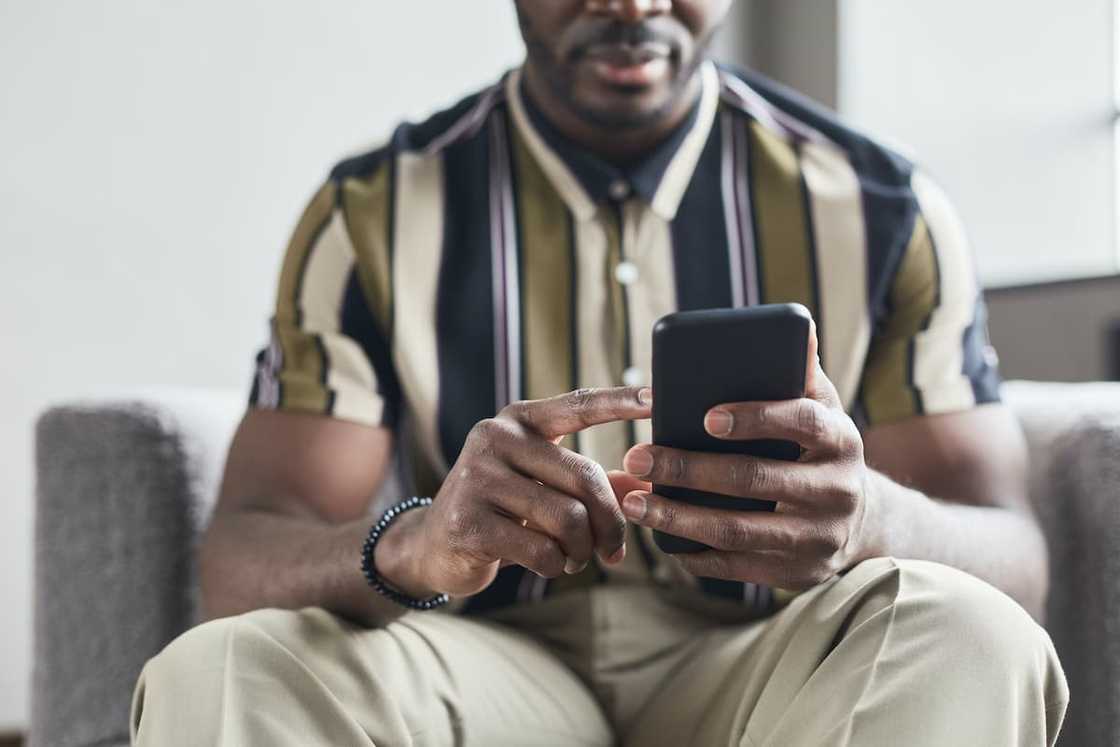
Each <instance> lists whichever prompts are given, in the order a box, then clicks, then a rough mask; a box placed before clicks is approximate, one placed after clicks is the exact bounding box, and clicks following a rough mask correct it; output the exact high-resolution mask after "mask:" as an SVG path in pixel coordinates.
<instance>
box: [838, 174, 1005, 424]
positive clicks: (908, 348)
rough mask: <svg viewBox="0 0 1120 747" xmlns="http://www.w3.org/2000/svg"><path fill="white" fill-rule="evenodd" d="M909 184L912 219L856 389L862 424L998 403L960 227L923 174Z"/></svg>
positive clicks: (983, 317) (983, 315)
mask: <svg viewBox="0 0 1120 747" xmlns="http://www.w3.org/2000/svg"><path fill="white" fill-rule="evenodd" d="M911 184H912V189H913V193H914V198H915V201H916V205H917V210H916V216H915V218H914V221H913V225H912V227H911V230H910V235H909V241H908V243H907V246H906V249H905V251H904V253H903V255H902V258H901V261H900V262H899V263H898V266H897V269H896V270H895V273H894V277H893V279H892V281H891V284H890V289H889V292H888V297H887V299H886V314H885V317H884V318H883V319H882V320H880V322H879V324H878V325H877V326H876V329H875V331H874V334H873V336H872V340H871V345H870V348H869V350H868V357H867V363H866V365H865V367H864V371H863V376H862V381H861V385H860V410H861V414H862V416H863V419H864V421H865V424H866V425H869V426H870V425H877V424H881V423H887V422H891V421H896V420H901V419H904V418H908V417H913V416H916V415H935V414H942V413H950V412H958V411H962V410H967V409H970V408H972V407H975V406H977V405H981V404H985V403H989V402H997V401H999V384H1000V382H999V373H998V365H997V357H996V354H995V350H994V349H993V348H992V346H991V344H990V343H989V340H988V330H987V311H986V308H985V305H984V300H983V296H982V294H981V291H980V287H979V285H978V284H977V282H976V274H975V271H974V265H973V259H972V256H971V252H970V250H969V245H968V240H967V237H966V234H965V231H964V228H963V226H962V225H961V222H960V219H959V218H958V216H957V214H956V211H955V210H954V209H953V207H952V205H951V204H950V203H949V201H948V199H947V198H946V196H945V194H944V193H943V192H942V191H941V189H940V188H939V187H938V186H937V185H936V184H934V183H933V182H932V181H931V180H930V179H929V178H928V177H926V176H925V175H924V174H922V173H921V172H915V174H914V176H913V177H912V182H911Z"/></svg>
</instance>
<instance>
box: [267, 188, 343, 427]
mask: <svg viewBox="0 0 1120 747" xmlns="http://www.w3.org/2000/svg"><path fill="white" fill-rule="evenodd" d="M335 197H336V192H335V186H334V184H333V183H330V182H328V183H327V184H324V185H323V186H322V187H321V188H320V189H319V191H318V192H317V193H316V194H315V196H314V197H313V198H312V200H311V202H310V203H309V204H308V206H307V209H306V210H305V211H304V213H303V216H302V217H301V218H300V221H299V223H298V224H297V225H296V229H295V231H294V232H293V234H292V239H291V241H290V242H289V244H288V249H287V252H286V253H285V256H284V263H283V266H282V268H281V270H280V283H279V289H278V291H277V295H276V316H275V320H274V323H273V328H274V334H275V336H276V342H277V344H278V345H279V347H280V351H281V366H280V370H279V371H278V372H277V379H278V381H279V384H280V397H279V400H280V401H279V403H278V404H279V406H281V407H288V408H292V409H296V410H302V411H308V412H316V413H325V412H327V411H328V409H329V408H330V393H329V391H328V389H327V387H326V370H327V364H326V354H325V352H324V350H323V346H322V343H321V341H320V340H319V338H318V337H317V336H316V335H314V334H309V333H307V332H304V331H303V330H302V329H301V327H302V325H303V323H304V310H303V307H302V304H301V296H302V292H303V284H304V280H305V278H306V274H307V265H308V261H309V260H310V258H311V253H312V252H313V251H314V249H315V246H316V244H317V243H318V241H319V240H320V239H321V238H322V236H323V233H324V232H325V231H326V229H327V227H328V225H329V224H330V222H331V220H332V219H333V216H334V208H335Z"/></svg>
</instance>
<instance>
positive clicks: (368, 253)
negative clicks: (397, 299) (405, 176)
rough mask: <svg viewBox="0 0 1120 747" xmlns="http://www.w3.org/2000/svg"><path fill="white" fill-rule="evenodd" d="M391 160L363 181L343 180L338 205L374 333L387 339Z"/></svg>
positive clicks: (390, 320)
mask: <svg viewBox="0 0 1120 747" xmlns="http://www.w3.org/2000/svg"><path fill="white" fill-rule="evenodd" d="M392 167H393V159H392V158H386V159H385V160H384V162H383V163H382V164H380V165H379V166H378V167H377V169H376V170H375V171H374V172H373V173H372V174H370V175H369V176H368V177H365V178H346V179H343V180H342V183H341V188H340V204H341V206H342V212H343V215H344V216H345V218H346V228H347V230H349V232H350V236H351V237H352V238H353V242H354V247H355V252H356V253H357V255H358V263H357V268H358V278H359V280H360V281H361V285H362V291H363V292H364V293H365V297H366V299H367V303H368V305H369V308H370V311H371V312H372V313H373V316H374V319H375V320H376V322H377V327H378V331H380V333H381V335H382V336H383V337H384V338H385V339H386V340H388V339H389V336H390V334H391V332H392V328H393V283H392V277H393V276H392V236H391V232H392V230H393V221H392V220H391V219H390V216H391V213H392V209H393V192H392V186H393V184H392V171H393V168H392Z"/></svg>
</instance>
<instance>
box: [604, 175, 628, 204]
mask: <svg viewBox="0 0 1120 747" xmlns="http://www.w3.org/2000/svg"><path fill="white" fill-rule="evenodd" d="M609 191H610V195H611V199H614V200H618V201H619V202H621V201H622V200H625V199H626V198H627V197H629V196H630V185H629V184H627V183H626V180H625V179H615V180H614V181H613V182H611V186H610V190H609Z"/></svg>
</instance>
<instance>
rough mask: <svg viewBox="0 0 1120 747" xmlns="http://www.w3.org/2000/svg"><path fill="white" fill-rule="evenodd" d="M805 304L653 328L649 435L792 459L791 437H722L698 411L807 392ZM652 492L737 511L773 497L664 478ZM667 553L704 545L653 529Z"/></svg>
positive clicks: (690, 315) (768, 505)
mask: <svg viewBox="0 0 1120 747" xmlns="http://www.w3.org/2000/svg"><path fill="white" fill-rule="evenodd" d="M811 318H812V317H811V316H810V314H809V310H808V309H806V308H805V307H804V306H802V305H800V304H770V305H765V306H751V307H748V308H742V309H712V310H704V311H682V312H677V313H675V314H669V315H668V316H664V317H662V318H661V319H659V320H658V321H657V324H655V325H654V328H653V442H654V443H655V444H657V445H658V446H670V447H673V448H676V449H686V450H688V451H706V452H715V453H721V454H749V455H752V456H758V457H765V458H767V459H785V460H788V461H796V460H797V459H798V458H799V457H800V456H801V447H800V445H799V444H796V443H794V442H792V441H778V440H756V441H727V440H723V439H719V438H716V437H715V436H711V435H709V434H708V432H707V431H705V430H704V415H705V413H707V412H708V410H710V409H711V408H712V407H713V406H715V405H718V404H722V403H725V402H752V401H776V400H785V399H797V398H800V397H803V396H805V369H806V360H807V356H808V350H809V326H810V321H811ZM653 492H654V493H657V494H658V495H661V496H664V497H666V498H669V499H671V500H676V501H683V502H685V503H692V504H695V505H699V506H709V507H714V508H729V509H736V510H741V511H773V510H774V502H773V501H767V500H757V499H753V498H738V497H734V496H727V495H721V494H718V493H708V492H705V491H701V490H692V489H689V488H679V487H674V486H670V485H656V484H655V485H654V486H653ZM654 539H655V540H656V542H657V546H658V547H660V548H661V549H662V550H663V551H665V552H667V553H690V552H700V551H701V550H706V549H708V547H707V545H704V544H701V543H699V542H695V541H693V540H690V539H685V538H682V537H675V536H673V535H670V534H665V533H663V532H658V531H655V532H654Z"/></svg>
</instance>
